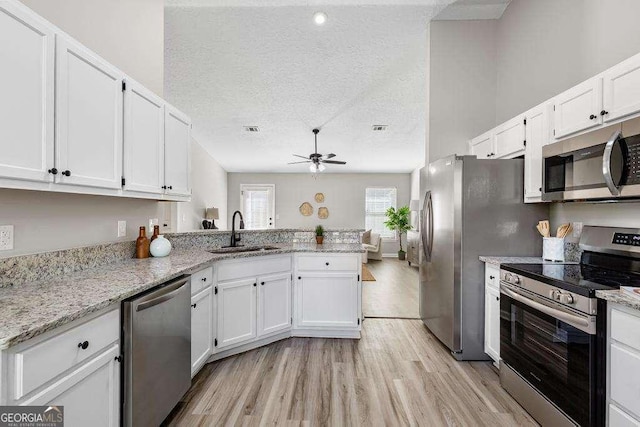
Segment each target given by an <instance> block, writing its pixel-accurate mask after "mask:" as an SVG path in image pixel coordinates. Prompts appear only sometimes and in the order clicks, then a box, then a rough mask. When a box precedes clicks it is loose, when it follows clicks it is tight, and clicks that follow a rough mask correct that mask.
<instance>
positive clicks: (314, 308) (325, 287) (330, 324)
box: [296, 273, 360, 329]
mask: <svg viewBox="0 0 640 427" xmlns="http://www.w3.org/2000/svg"><path fill="white" fill-rule="evenodd" d="M296 294H297V299H296V312H297V313H296V314H297V315H296V327H299V328H307V327H321V328H332V329H333V328H345V327H347V328H357V327H358V326H359V325H360V316H359V314H358V275H357V274H355V273H346V274H344V273H343V274H340V273H300V275H299V276H298V283H297V287H296Z"/></svg>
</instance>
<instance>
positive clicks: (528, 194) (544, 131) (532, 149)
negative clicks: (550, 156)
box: [524, 103, 551, 202]
mask: <svg viewBox="0 0 640 427" xmlns="http://www.w3.org/2000/svg"><path fill="white" fill-rule="evenodd" d="M550 108H551V106H550V105H549V104H547V103H545V104H542V105H539V106H537V107H535V108H532V109H531V110H529V111H527V112H526V113H525V114H524V116H525V118H526V120H527V124H526V126H525V136H526V141H527V145H526V147H525V152H524V198H525V201H526V202H527V201H528V202H539V201H540V200H541V198H542V147H543V146H545V145H547V144H549V142H550V140H551V137H550V135H549V129H550V127H549V116H550V114H549V112H550V111H549V110H550Z"/></svg>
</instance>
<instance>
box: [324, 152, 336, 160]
mask: <svg viewBox="0 0 640 427" xmlns="http://www.w3.org/2000/svg"><path fill="white" fill-rule="evenodd" d="M335 156H336V155H335V154H333V153H329V154H327V155H326V156H324V158H325V159H330V158H332V157H335Z"/></svg>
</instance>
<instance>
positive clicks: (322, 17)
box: [313, 12, 327, 26]
mask: <svg viewBox="0 0 640 427" xmlns="http://www.w3.org/2000/svg"><path fill="white" fill-rule="evenodd" d="M325 22H327V14H326V13H324V12H316V13H314V14H313V23H314V24H316V25H318V26H320V25H324V24H325Z"/></svg>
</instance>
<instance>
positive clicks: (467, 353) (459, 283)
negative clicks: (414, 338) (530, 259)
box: [420, 156, 549, 360]
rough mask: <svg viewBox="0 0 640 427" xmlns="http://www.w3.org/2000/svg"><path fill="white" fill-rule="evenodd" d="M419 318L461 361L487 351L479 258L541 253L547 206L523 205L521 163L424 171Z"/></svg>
mask: <svg viewBox="0 0 640 427" xmlns="http://www.w3.org/2000/svg"><path fill="white" fill-rule="evenodd" d="M423 173H424V174H426V176H425V177H423V181H424V182H425V183H426V188H427V191H426V193H425V194H424V200H423V209H422V212H421V224H420V235H421V246H422V250H423V253H422V255H423V256H422V259H421V263H420V317H421V318H422V321H423V322H424V324H425V325H426V326H427V327H428V328H429V330H431V332H433V334H434V335H436V336H437V337H438V339H440V341H442V343H443V344H444V345H446V346H447V347H448V348H449V349H450V350H451V352H452V354H453V356H454V357H455V358H456V359H458V360H488V359H489V357H488V356H487V355H486V354H485V352H484V264H483V263H482V262H480V260H479V259H478V257H479V256H480V255H501V256H540V254H541V252H542V239H541V237H540V236H539V235H538V234H537V231H536V227H535V226H536V224H537V223H538V221H540V220H542V219H546V218H548V216H549V208H548V206H547V205H545V204H541V203H538V204H525V203H524V202H523V200H524V194H523V192H524V161H523V160H522V159H510V160H484V159H477V158H476V157H475V156H450V157H446V158H443V159H440V160H437V161H435V162H433V163H431V164H429V166H428V167H426V168H424V172H423Z"/></svg>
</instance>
